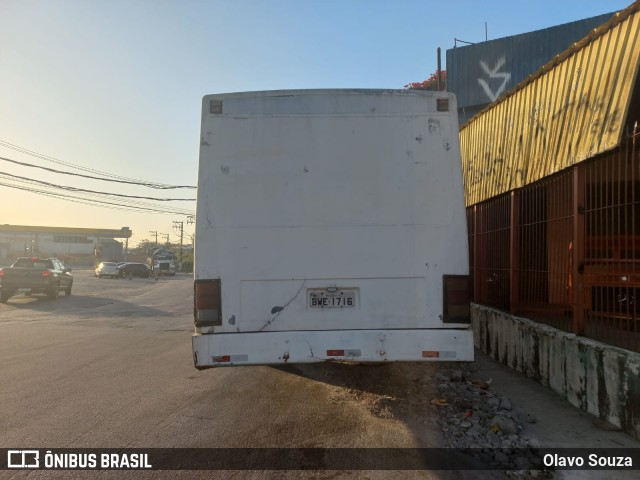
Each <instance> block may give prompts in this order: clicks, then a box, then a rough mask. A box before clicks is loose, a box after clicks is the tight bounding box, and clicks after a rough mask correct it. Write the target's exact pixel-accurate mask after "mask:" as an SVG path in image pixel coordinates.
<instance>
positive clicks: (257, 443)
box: [0, 271, 640, 480]
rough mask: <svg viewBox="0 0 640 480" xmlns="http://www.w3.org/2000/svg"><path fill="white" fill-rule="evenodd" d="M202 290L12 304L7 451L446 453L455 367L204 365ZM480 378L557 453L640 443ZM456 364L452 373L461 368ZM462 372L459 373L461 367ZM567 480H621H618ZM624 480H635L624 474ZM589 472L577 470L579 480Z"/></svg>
mask: <svg viewBox="0 0 640 480" xmlns="http://www.w3.org/2000/svg"><path fill="white" fill-rule="evenodd" d="M192 312H193V281H192V278H191V277H189V276H186V275H178V276H175V277H162V278H161V279H160V280H158V281H154V280H153V279H132V280H128V279H117V280H116V279H97V278H95V277H94V276H93V274H92V272H90V271H74V287H73V294H72V295H71V296H64V295H62V296H60V297H59V298H58V299H57V300H50V299H48V298H46V297H38V296H33V297H25V296H16V297H13V298H11V299H10V300H9V302H8V303H7V304H0V448H23V449H28V448H38V449H48V448H71V449H81V448H118V449H126V448H221V447H233V448H237V447H241V448H256V447H269V448H273V447H277V448H288V447H305V448H312V447H318V448H325V447H346V448H352V447H367V448H371V447H381V448H385V447H394V448H400V447H401V448H404V447H439V446H441V443H440V442H441V440H440V436H439V434H438V433H437V432H438V427H437V424H436V421H437V420H438V418H439V417H438V407H435V406H434V405H432V404H431V403H430V402H431V400H433V399H434V398H435V395H436V393H435V385H436V384H437V383H438V382H437V381H436V379H435V378H434V377H435V375H436V373H438V372H439V371H442V369H443V368H447V365H446V364H432V363H419V364H389V365H383V366H377V367H367V366H363V365H345V364H330V363H324V364H314V365H304V366H287V367H286V368H272V367H233V368H218V369H209V370H205V371H198V370H196V369H195V368H194V367H193V360H192V354H191V333H192V315H193V313H192ZM475 365H476V367H477V368H478V370H477V372H476V375H478V376H480V378H492V379H493V383H492V384H491V390H492V391H493V392H494V393H495V394H496V395H497V394H506V395H508V396H509V397H510V398H512V399H513V404H514V410H516V411H518V413H519V414H520V415H521V416H525V417H526V414H528V413H533V414H535V416H536V417H537V418H538V419H539V421H538V422H537V423H536V424H535V425H528V426H527V427H526V428H527V433H528V434H533V436H534V437H536V438H539V439H540V440H541V441H542V442H543V445H547V446H571V447H577V446H582V447H591V446H593V447H601V446H627V447H633V448H635V447H636V446H639V445H640V444H639V443H638V442H635V441H633V440H631V439H630V438H629V437H627V436H625V435H624V434H622V433H621V432H603V431H601V430H599V429H598V428H596V427H595V426H594V425H593V423H592V421H593V419H592V418H591V417H590V416H588V415H587V414H585V413H584V412H580V411H578V410H576V409H574V408H573V407H571V406H569V405H568V404H567V403H566V402H563V401H562V400H560V399H558V398H557V397H555V396H554V395H553V394H552V393H551V392H549V391H548V390H546V389H545V388H543V387H541V386H540V385H538V384H536V383H535V382H533V381H531V380H528V379H526V378H524V377H522V376H520V375H518V374H517V373H514V372H512V371H509V370H508V369H506V368H503V367H501V366H498V365H497V364H495V362H493V361H492V360H490V359H488V358H487V357H485V356H482V355H479V354H478V361H477V362H476V363H475ZM448 368H451V365H449V366H448ZM456 368H457V367H456ZM590 473H592V474H591V475H586V472H579V471H576V472H567V471H565V472H563V473H562V474H559V472H556V475H555V478H563V479H564V478H613V477H611V476H610V475H608V474H609V473H611V472H590ZM619 473H620V472H615V474H616V475H617V478H635V477H634V476H633V474H632V475H631V476H622V475H619ZM572 474H575V475H572ZM0 478H12V479H14V478H15V479H18V478H29V479H34V478H77V479H82V478H145V479H147V478H149V479H151V478H185V479H190V478H225V479H226V478H231V479H244V478H255V479H262V478H291V479H296V478H309V479H314V480H325V479H327V480H328V479H337V478H339V479H343V478H344V479H351V478H354V479H361V478H364V479H385V480H389V479H396V478H397V479H400V478H422V479H435V478H438V479H449V478H506V477H505V476H504V473H503V472H490V471H487V472H484V471H469V472H456V471H435V472H430V471H426V470H419V471H329V470H319V471H288V472H285V471H247V470H244V471H203V472H197V471H146V472H141V471H58V472H51V471H48V472H47V471H26V470H20V471H8V470H7V471H0Z"/></svg>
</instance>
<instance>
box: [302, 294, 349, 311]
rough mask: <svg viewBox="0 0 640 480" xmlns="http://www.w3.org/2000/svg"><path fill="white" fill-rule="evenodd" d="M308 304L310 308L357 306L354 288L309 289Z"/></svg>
mask: <svg viewBox="0 0 640 480" xmlns="http://www.w3.org/2000/svg"><path fill="white" fill-rule="evenodd" d="M308 305H309V307H310V308H353V307H355V306H356V292H355V291H354V290H335V291H328V290H320V289H315V290H309V292H308Z"/></svg>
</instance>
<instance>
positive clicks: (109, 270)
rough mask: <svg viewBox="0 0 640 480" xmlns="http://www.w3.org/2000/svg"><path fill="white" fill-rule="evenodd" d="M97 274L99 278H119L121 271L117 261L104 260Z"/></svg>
mask: <svg viewBox="0 0 640 480" xmlns="http://www.w3.org/2000/svg"><path fill="white" fill-rule="evenodd" d="M95 274H96V277H98V278H102V277H112V278H118V277H119V276H120V271H119V270H118V265H116V263H115V262H102V263H100V265H98V266H97V268H96V271H95Z"/></svg>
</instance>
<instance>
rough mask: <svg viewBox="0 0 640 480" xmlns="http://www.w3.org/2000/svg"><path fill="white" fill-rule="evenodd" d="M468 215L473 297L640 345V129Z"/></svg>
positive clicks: (635, 346) (624, 343)
mask: <svg viewBox="0 0 640 480" xmlns="http://www.w3.org/2000/svg"><path fill="white" fill-rule="evenodd" d="M467 220H468V227H469V247H470V256H469V258H470V263H471V275H472V278H473V287H474V288H473V290H474V301H475V302H476V303H479V304H483V305H487V306H491V307H494V308H497V309H500V310H505V311H509V312H511V313H513V314H517V315H520V316H523V317H526V318H530V319H533V320H536V321H539V322H542V323H546V324H549V325H552V326H554V327H556V328H559V329H562V330H565V331H568V332H573V333H576V334H579V335H584V336H587V337H590V338H593V339H596V340H600V341H602V342H605V343H609V344H611V345H616V346H619V347H623V348H627V349H630V350H635V351H638V352H640V318H638V314H639V313H640V308H639V307H638V303H639V302H640V132H638V133H634V134H633V135H632V136H631V137H629V140H628V142H625V143H624V144H623V145H622V146H621V147H620V148H618V149H616V150H614V151H612V152H609V153H606V154H603V155H601V156H598V157H596V158H594V159H591V160H588V161H585V162H582V163H579V164H577V165H575V166H573V167H571V168H570V169H566V170H563V171H561V172H559V173H557V174H555V175H552V176H549V177H546V178H544V179H543V180H541V181H539V182H536V183H534V184H531V185H528V186H526V187H524V188H521V189H518V190H515V191H512V192H509V193H507V194H505V195H501V196H499V197H496V198H493V199H491V200H488V201H486V202H482V203H480V204H477V205H473V206H471V207H469V208H468V209H467Z"/></svg>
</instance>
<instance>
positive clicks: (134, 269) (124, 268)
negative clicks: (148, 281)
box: [118, 262, 151, 278]
mask: <svg viewBox="0 0 640 480" xmlns="http://www.w3.org/2000/svg"><path fill="white" fill-rule="evenodd" d="M118 270H119V271H120V276H121V277H128V276H132V277H140V278H149V275H151V269H150V268H149V267H148V266H147V265H146V264H144V263H135V262H129V263H124V264H122V265H120V266H119V267H118Z"/></svg>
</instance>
